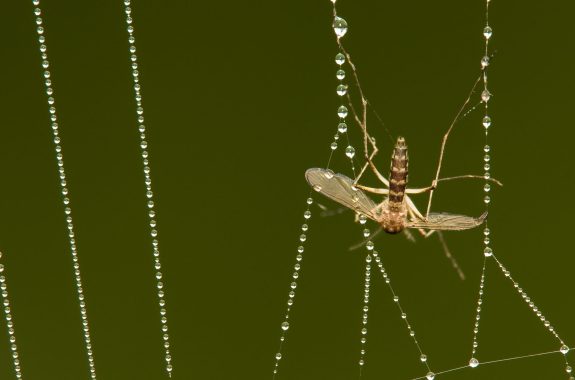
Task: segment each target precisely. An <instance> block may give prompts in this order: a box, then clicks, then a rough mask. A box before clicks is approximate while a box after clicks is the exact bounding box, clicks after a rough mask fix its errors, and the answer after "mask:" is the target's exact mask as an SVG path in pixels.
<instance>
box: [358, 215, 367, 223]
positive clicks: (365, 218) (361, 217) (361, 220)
mask: <svg viewBox="0 0 575 380" xmlns="http://www.w3.org/2000/svg"><path fill="white" fill-rule="evenodd" d="M365 222H367V216H365V215H363V214H360V215H359V223H360V224H365Z"/></svg>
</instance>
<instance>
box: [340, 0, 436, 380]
mask: <svg viewBox="0 0 575 380" xmlns="http://www.w3.org/2000/svg"><path fill="white" fill-rule="evenodd" d="M332 3H333V6H334V22H333V28H334V31H335V34H336V36H337V42H338V45H339V46H340V49H341V50H342V51H343V47H342V45H341V41H340V39H341V38H342V37H343V36H344V35H345V34H346V33H347V28H348V26H347V22H346V21H345V20H344V19H343V18H341V17H339V16H337V11H336V8H335V3H336V2H335V0H332ZM347 56H348V59H349V54H347ZM345 57H346V56H345V55H344V54H342V52H341V51H340V53H338V54H337V56H336V63H337V64H338V65H340V66H341V65H343V64H344V63H345ZM348 64H349V65H350V66H351V67H352V69H353V67H354V66H353V65H352V62H348ZM336 76H337V78H338V80H340V81H342V80H343V79H344V77H345V71H343V69H341V68H340V69H339V70H338V71H337V74H336ZM357 84H358V86H359V83H357ZM360 92H361V89H360ZM337 94H338V95H339V96H341V97H343V96H344V95H346V94H347V86H346V85H345V84H343V83H341V82H340V84H339V85H338V87H337ZM362 97H363V95H362ZM362 102H363V107H365V106H366V102H365V99H362ZM342 110H343V111H345V112H340V111H342ZM338 115H339V116H340V118H342V119H344V118H345V116H347V108H345V106H344V105H342V106H340V108H339V109H338ZM363 122H364V123H365V119H364V120H363ZM342 124H343V125H342ZM339 125H340V127H339V128H338V132H341V133H344V132H345V131H347V125H346V124H345V121H344V120H341V122H340V124H339ZM364 128H365V125H364ZM364 133H367V130H366V129H364ZM336 139H337V135H336ZM348 141H349V138H348ZM335 148H337V146H336V147H335ZM335 148H334V147H333V144H332V149H335ZM345 154H346V156H347V157H349V158H350V161H351V165H352V171H354V174H355V168H354V165H353V157H354V155H355V149H354V148H353V146H351V145H350V144H349V145H348V147H347V148H346V151H345ZM366 154H367V152H366ZM359 222H360V224H361V225H365V224H366V222H367V217H366V216H365V215H360V216H359ZM362 233H363V237H364V238H368V237H369V236H370V235H371V231H370V230H369V229H368V228H364V229H363V232H362ZM365 246H366V249H367V250H368V256H367V257H366V272H365V284H364V306H363V309H362V310H363V316H362V317H363V318H362V326H363V327H362V329H361V340H360V342H361V350H360V360H359V366H360V376H361V374H362V369H363V367H364V365H365V355H366V343H367V321H368V313H369V305H368V303H369V289H370V284H371V281H370V276H371V264H370V263H371V261H372V257H373V258H374V259H375V262H376V264H377V266H378V269H379V270H380V272H381V274H382V277H383V279H384V280H385V283H386V284H387V286H388V288H389V289H390V291H391V294H392V296H393V301H394V303H395V304H396V305H397V307H398V309H399V312H400V315H401V319H403V321H404V322H405V324H406V327H407V330H408V332H409V336H410V337H411V338H412V340H413V342H414V344H415V345H416V347H417V349H418V351H419V354H420V357H419V359H420V361H421V363H423V364H424V365H425V366H426V368H427V371H428V372H427V375H426V379H427V380H433V379H435V373H434V372H433V371H431V368H430V367H429V363H428V358H427V355H425V354H424V353H423V351H422V349H421V346H420V344H419V342H418V340H417V338H416V337H415V331H414V330H413V328H412V326H411V324H410V323H409V321H408V319H407V314H406V313H405V311H404V310H403V308H402V306H401V304H400V302H399V297H398V296H397V294H396V293H395V291H394V289H393V287H392V285H391V280H390V278H389V275H388V274H387V272H386V270H385V268H384V266H383V261H382V259H381V257H380V255H379V254H378V252H377V251H375V250H374V248H375V245H374V243H373V242H372V241H371V240H368V241H367V242H366V244H365Z"/></svg>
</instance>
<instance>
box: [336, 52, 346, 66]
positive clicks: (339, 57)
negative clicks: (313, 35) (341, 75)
mask: <svg viewBox="0 0 575 380" xmlns="http://www.w3.org/2000/svg"><path fill="white" fill-rule="evenodd" d="M335 63H337V64H338V65H340V66H341V65H343V64H344V63H345V55H343V54H341V53H337V55H336V56H335Z"/></svg>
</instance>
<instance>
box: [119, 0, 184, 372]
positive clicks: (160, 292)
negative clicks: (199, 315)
mask: <svg viewBox="0 0 575 380" xmlns="http://www.w3.org/2000/svg"><path fill="white" fill-rule="evenodd" d="M130 3H131V1H130V0H124V13H125V14H126V25H127V31H128V46H129V50H130V61H131V69H132V79H133V82H134V97H135V100H136V116H137V125H138V131H139V132H140V148H141V157H142V164H143V167H144V184H145V186H146V198H147V199H148V202H147V207H148V218H149V219H148V223H149V226H150V238H151V239H152V250H153V255H154V271H155V274H154V275H155V278H156V288H157V296H158V304H159V306H160V326H161V331H162V340H163V342H164V343H163V346H164V360H165V362H166V363H165V364H166V373H167V374H168V377H172V371H173V366H172V354H171V352H170V336H169V334H168V317H167V315H166V314H167V311H166V299H165V291H164V282H163V280H162V278H163V273H162V264H161V262H160V249H159V241H158V228H157V221H156V211H155V203H154V193H153V191H152V178H151V176H150V166H149V165H150V163H149V158H148V155H149V154H148V141H147V140H146V126H145V125H144V107H143V105H142V92H141V84H140V71H139V67H138V56H137V55H136V39H135V37H134V26H133V19H132V8H131V7H130Z"/></svg>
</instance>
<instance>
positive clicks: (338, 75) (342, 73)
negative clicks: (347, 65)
mask: <svg viewBox="0 0 575 380" xmlns="http://www.w3.org/2000/svg"><path fill="white" fill-rule="evenodd" d="M335 77H336V78H337V79H339V80H342V79H343V78H345V71H343V70H342V69H339V70H337V72H336V73H335Z"/></svg>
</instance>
